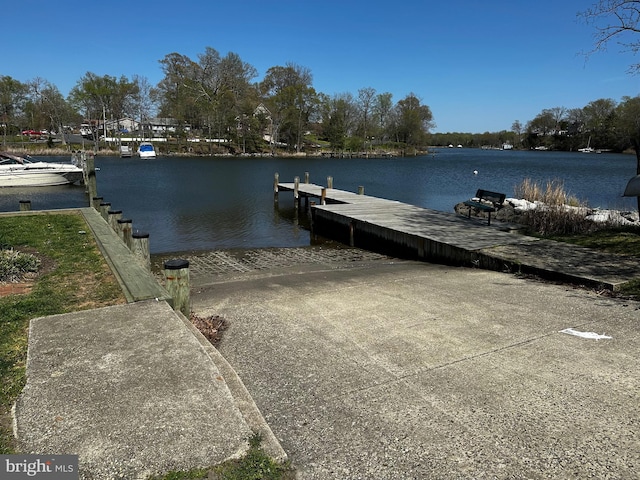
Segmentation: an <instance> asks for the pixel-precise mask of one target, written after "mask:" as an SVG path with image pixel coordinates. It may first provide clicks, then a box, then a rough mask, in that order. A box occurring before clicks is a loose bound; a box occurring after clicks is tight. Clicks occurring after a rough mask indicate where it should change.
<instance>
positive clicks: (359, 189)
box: [358, 185, 364, 195]
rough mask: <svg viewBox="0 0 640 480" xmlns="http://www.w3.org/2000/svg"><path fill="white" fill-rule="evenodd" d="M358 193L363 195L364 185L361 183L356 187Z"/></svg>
mask: <svg viewBox="0 0 640 480" xmlns="http://www.w3.org/2000/svg"><path fill="white" fill-rule="evenodd" d="M358 195H364V187H363V186H362V185H360V186H359V187H358Z"/></svg>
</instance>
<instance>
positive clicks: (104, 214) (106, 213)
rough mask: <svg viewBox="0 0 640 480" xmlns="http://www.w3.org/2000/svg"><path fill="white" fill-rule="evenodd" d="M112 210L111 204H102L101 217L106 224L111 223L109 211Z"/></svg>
mask: <svg viewBox="0 0 640 480" xmlns="http://www.w3.org/2000/svg"><path fill="white" fill-rule="evenodd" d="M110 209H111V203H109V202H102V203H100V215H102V218H104V220H105V222H108V221H109V210H110Z"/></svg>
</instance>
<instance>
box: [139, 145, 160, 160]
mask: <svg viewBox="0 0 640 480" xmlns="http://www.w3.org/2000/svg"><path fill="white" fill-rule="evenodd" d="M138 155H140V158H156V149H155V148H154V146H153V144H152V143H151V142H142V143H141V144H140V146H139V147H138Z"/></svg>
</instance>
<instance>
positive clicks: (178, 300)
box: [164, 259, 191, 318]
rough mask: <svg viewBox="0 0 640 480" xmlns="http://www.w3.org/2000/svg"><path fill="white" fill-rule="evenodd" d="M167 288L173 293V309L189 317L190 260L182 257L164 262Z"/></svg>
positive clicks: (170, 293)
mask: <svg viewBox="0 0 640 480" xmlns="http://www.w3.org/2000/svg"><path fill="white" fill-rule="evenodd" d="M164 279H165V288H166V289H167V292H169V295H171V299H172V306H173V309H174V310H176V311H179V312H182V313H183V314H184V316H185V317H187V318H189V315H190V314H191V301H190V295H189V261H188V260H182V259H175V260H167V261H166V262H164Z"/></svg>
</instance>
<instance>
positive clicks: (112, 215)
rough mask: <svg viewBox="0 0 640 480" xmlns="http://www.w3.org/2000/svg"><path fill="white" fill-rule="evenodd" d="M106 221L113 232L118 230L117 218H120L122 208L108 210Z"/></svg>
mask: <svg viewBox="0 0 640 480" xmlns="http://www.w3.org/2000/svg"><path fill="white" fill-rule="evenodd" d="M107 218H108V219H109V220H108V221H107V223H108V224H109V226H110V227H111V228H113V230H114V231H115V232H117V231H118V220H120V219H121V218H122V210H109V211H108V212H107Z"/></svg>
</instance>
